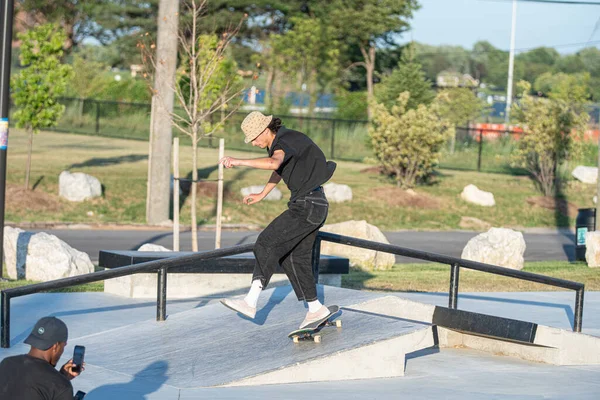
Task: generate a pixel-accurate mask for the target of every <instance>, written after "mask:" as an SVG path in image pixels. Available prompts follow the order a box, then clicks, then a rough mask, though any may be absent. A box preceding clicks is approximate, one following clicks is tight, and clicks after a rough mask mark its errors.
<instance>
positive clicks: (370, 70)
mask: <svg viewBox="0 0 600 400" xmlns="http://www.w3.org/2000/svg"><path fill="white" fill-rule="evenodd" d="M360 51H361V53H362V55H363V58H364V59H365V68H366V69H367V102H368V105H367V115H368V118H369V120H371V107H370V105H369V104H370V102H371V100H373V95H374V90H373V75H374V74H375V46H374V45H372V44H371V45H370V47H369V48H368V49H366V48H365V47H363V46H361V47H360Z"/></svg>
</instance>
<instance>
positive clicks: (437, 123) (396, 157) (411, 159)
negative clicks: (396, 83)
mask: <svg viewBox="0 0 600 400" xmlns="http://www.w3.org/2000/svg"><path fill="white" fill-rule="evenodd" d="M409 98H410V94H409V93H408V92H404V93H401V94H400V96H398V100H397V103H396V104H395V105H394V106H392V108H391V111H389V110H388V108H387V107H386V106H385V105H383V104H381V103H379V104H378V103H375V104H373V105H372V110H373V118H372V125H371V127H370V128H369V136H370V138H371V144H372V145H373V151H374V153H375V157H377V159H378V160H379V162H380V164H381V166H382V167H383V169H384V171H385V172H386V173H387V174H388V175H391V176H394V177H395V179H396V182H397V185H398V187H402V188H409V187H413V186H414V185H415V184H416V183H417V181H418V180H425V179H427V177H428V176H429V175H430V174H431V172H432V171H433V169H434V167H435V166H436V165H437V164H438V159H439V156H440V150H441V148H442V145H443V144H444V143H445V142H446V140H447V139H448V137H450V136H451V135H453V131H454V127H453V126H452V124H451V123H450V122H449V121H447V120H445V119H443V118H442V117H441V115H440V113H439V109H438V106H437V104H431V105H429V106H426V105H424V104H419V105H418V106H417V107H416V108H415V109H408V108H407V104H408V101H409Z"/></svg>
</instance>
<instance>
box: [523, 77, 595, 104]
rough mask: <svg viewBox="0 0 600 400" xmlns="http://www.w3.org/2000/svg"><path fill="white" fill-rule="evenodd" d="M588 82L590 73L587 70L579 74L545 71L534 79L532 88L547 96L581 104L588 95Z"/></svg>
mask: <svg viewBox="0 0 600 400" xmlns="http://www.w3.org/2000/svg"><path fill="white" fill-rule="evenodd" d="M589 83H590V74H589V73H587V72H586V73H579V74H565V73H562V72H559V73H557V74H552V73H550V72H546V73H544V74H542V75H540V76H539V77H538V78H537V79H536V80H535V83H534V85H533V88H534V89H535V91H536V92H538V93H540V94H542V95H545V96H547V97H551V98H553V99H562V100H565V101H570V102H573V104H574V105H577V104H579V105H580V106H581V105H582V104H583V102H585V101H586V100H588V98H589V96H590V93H589Z"/></svg>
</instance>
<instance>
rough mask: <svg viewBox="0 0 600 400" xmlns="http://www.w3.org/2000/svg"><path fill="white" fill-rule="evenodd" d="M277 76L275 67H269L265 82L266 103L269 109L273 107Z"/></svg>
mask: <svg viewBox="0 0 600 400" xmlns="http://www.w3.org/2000/svg"><path fill="white" fill-rule="evenodd" d="M274 78H275V68H274V67H269V71H268V72H267V82H266V84H265V103H266V106H267V109H269V108H271V109H272V108H273V81H274Z"/></svg>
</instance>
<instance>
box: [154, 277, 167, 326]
mask: <svg viewBox="0 0 600 400" xmlns="http://www.w3.org/2000/svg"><path fill="white" fill-rule="evenodd" d="M157 274H158V277H157V278H158V279H157V287H158V293H157V296H156V320H157V321H164V320H165V319H166V317H167V269H166V268H161V269H159V270H158V272H157Z"/></svg>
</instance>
